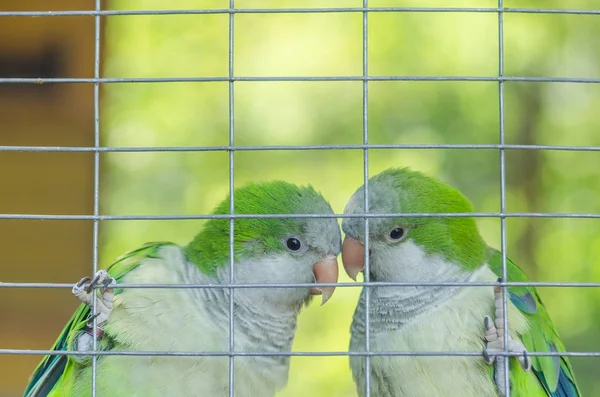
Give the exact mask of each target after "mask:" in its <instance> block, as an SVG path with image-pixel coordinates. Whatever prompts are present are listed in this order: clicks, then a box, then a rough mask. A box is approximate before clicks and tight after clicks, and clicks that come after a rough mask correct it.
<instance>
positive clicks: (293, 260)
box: [234, 200, 341, 307]
mask: <svg viewBox="0 0 600 397" xmlns="http://www.w3.org/2000/svg"><path fill="white" fill-rule="evenodd" d="M313 204H314V203H313ZM317 204H320V205H318V206H315V205H308V206H307V208H296V209H294V210H295V212H294V213H310V214H321V213H322V214H327V215H330V214H333V211H332V210H331V207H330V206H329V204H327V203H326V202H325V201H324V200H322V202H318V203H317ZM269 222H270V228H269V229H270V232H271V234H268V235H259V236H257V237H256V238H254V239H250V240H249V241H247V242H245V243H244V249H245V250H246V252H247V254H246V255H244V256H245V257H246V258H247V259H243V260H241V261H239V263H236V264H235V267H234V274H235V281H236V282H238V283H260V284H263V283H267V284H304V283H315V282H316V283H335V282H337V277H338V264H337V259H336V257H337V256H338V255H339V254H340V252H341V234H340V228H339V225H338V223H337V220H336V219H335V218H321V219H319V218H292V219H270V220H269ZM259 252H260V253H259ZM334 288H335V287H331V286H329V287H328V286H324V287H318V286H316V287H313V288H306V287H304V288H291V287H287V288H283V287H280V288H242V289H239V290H238V291H239V292H236V294H238V293H242V294H244V295H246V296H247V297H248V299H251V300H252V301H254V302H256V301H259V302H260V301H265V302H267V301H269V302H273V301H274V302H276V303H277V304H279V305H281V306H284V307H289V306H297V305H299V304H301V303H302V302H308V301H310V298H311V297H312V296H313V295H322V303H325V302H326V301H327V300H328V299H329V298H330V297H331V295H332V294H333V291H334Z"/></svg>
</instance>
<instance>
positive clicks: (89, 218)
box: [0, 212, 600, 221]
mask: <svg viewBox="0 0 600 397" xmlns="http://www.w3.org/2000/svg"><path fill="white" fill-rule="evenodd" d="M282 218H285V219H288V218H295V219H307V218H316V219H328V218H362V219H364V218H555V219H570V218H575V219H600V213H598V214H596V213H558V212H556V213H550V212H548V213H546V212H451V213H439V214H436V213H407V214H404V213H402V214H374V213H369V214H233V215H231V214H217V215H215V214H198V215H98V216H95V215H44V214H0V220H3V219H11V220H17V219H20V220H53V221H167V220H168V221H173V220H194V219H282Z"/></svg>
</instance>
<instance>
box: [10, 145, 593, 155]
mask: <svg viewBox="0 0 600 397" xmlns="http://www.w3.org/2000/svg"><path fill="white" fill-rule="evenodd" d="M364 149H373V150H384V149H419V150H421V149H423V150H426V149H459V150H470V149H477V150H482V149H488V150H499V149H503V150H560V151H574V152H598V151H600V146H567V145H513V144H496V143H484V144H475V143H473V144H451V143H448V144H443V143H433V144H429V143H416V144H412V143H409V144H404V143H398V144H341V145H299V146H285V145H279V146H277V145H275V146H155V147H144V146H139V147H136V146H127V147H125V146H123V147H98V148H96V147H90V146H0V152H76V153H81V152H101V153H140V152H144V153H146V152H219V151H224V152H228V151H240V152H244V151H269V150H272V151H290V150H303V151H306V150H364Z"/></svg>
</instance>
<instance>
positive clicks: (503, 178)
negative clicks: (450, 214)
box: [498, 0, 510, 397]
mask: <svg viewBox="0 0 600 397" xmlns="http://www.w3.org/2000/svg"><path fill="white" fill-rule="evenodd" d="M502 8H503V0H498V76H499V77H500V80H499V82H498V113H499V118H500V145H504V144H505V133H504V81H503V80H502V77H504V14H503V11H502ZM504 157H505V151H504V148H503V147H502V146H501V147H500V212H501V213H503V214H504V213H506V167H505V158H504ZM500 235H501V243H500V244H501V251H502V281H503V282H506V281H508V278H507V270H506V217H505V216H502V217H501V218H500ZM506 288H507V287H506V286H503V287H502V306H503V308H504V314H505V315H504V323H503V324H502V327H503V328H504V341H503V345H504V353H505V354H508V337H509V335H510V334H509V328H508V303H507V291H506ZM509 362H510V357H509V356H505V357H504V360H502V365H504V395H505V396H506V397H510V374H509V369H510V368H509Z"/></svg>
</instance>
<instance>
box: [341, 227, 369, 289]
mask: <svg viewBox="0 0 600 397" xmlns="http://www.w3.org/2000/svg"><path fill="white" fill-rule="evenodd" d="M342 262H343V263H344V269H345V270H346V274H348V277H350V278H351V279H352V280H354V281H356V276H358V273H360V272H362V271H363V269H364V268H365V246H364V245H362V243H361V242H360V241H358V240H355V239H353V238H350V237H346V238H344V244H343V245H342Z"/></svg>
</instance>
